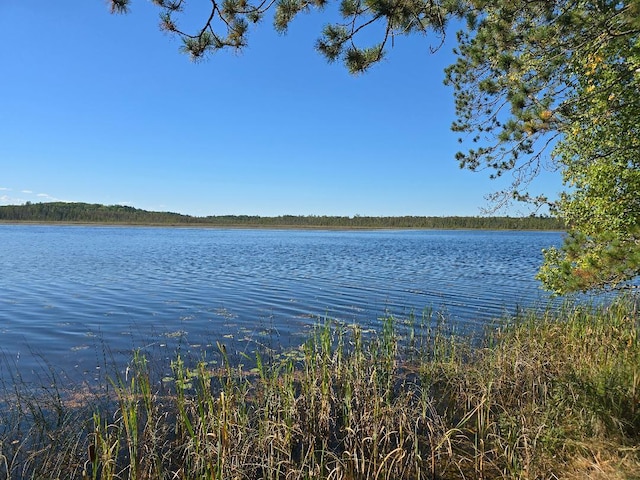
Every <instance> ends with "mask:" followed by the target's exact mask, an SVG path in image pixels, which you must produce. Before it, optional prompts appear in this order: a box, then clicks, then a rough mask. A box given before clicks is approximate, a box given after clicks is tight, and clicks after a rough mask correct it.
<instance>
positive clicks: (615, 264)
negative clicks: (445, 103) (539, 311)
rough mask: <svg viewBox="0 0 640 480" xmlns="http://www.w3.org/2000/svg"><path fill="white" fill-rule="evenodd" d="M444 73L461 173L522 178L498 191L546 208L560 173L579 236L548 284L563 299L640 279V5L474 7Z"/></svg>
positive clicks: (581, 0)
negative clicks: (543, 192)
mask: <svg viewBox="0 0 640 480" xmlns="http://www.w3.org/2000/svg"><path fill="white" fill-rule="evenodd" d="M470 6H471V8H469V9H468V10H467V29H466V30H464V31H462V32H460V33H459V34H458V43H459V45H458V49H457V53H458V58H457V61H456V63H455V64H454V65H452V66H450V67H449V68H448V69H447V82H448V83H449V84H450V85H452V86H453V87H454V90H455V100H456V109H457V114H458V119H457V121H456V122H455V123H454V124H453V130H454V131H457V132H460V133H461V134H462V135H461V138H460V141H461V143H463V144H468V146H467V148H466V150H464V151H462V152H460V153H458V154H457V159H458V161H459V162H460V165H461V167H463V168H469V169H471V170H480V169H484V168H488V169H489V170H490V171H491V172H492V175H493V176H500V175H503V174H505V173H506V172H510V173H512V174H513V183H512V188H511V189H509V190H506V191H504V192H499V194H498V196H497V197H496V199H497V200H498V205H499V204H500V202H505V201H508V200H510V199H514V198H515V199H522V200H528V201H532V202H534V203H537V204H544V203H548V200H547V198H546V197H544V196H539V197H535V198H534V197H532V196H530V195H529V193H528V192H527V186H528V185H529V183H530V182H531V181H532V180H533V179H534V178H535V177H536V175H537V174H538V173H539V172H540V170H541V169H542V168H545V167H546V168H549V167H551V168H556V169H559V170H560V171H561V172H562V174H563V179H564V182H565V185H566V191H565V192H564V193H563V194H562V195H561V196H560V200H559V201H558V202H557V203H555V204H553V205H552V207H553V208H554V211H555V212H556V214H558V215H559V216H560V217H561V218H562V219H564V220H565V222H566V224H567V225H568V227H569V229H570V232H569V235H568V236H567V238H566V241H565V243H564V245H563V247H562V248H560V249H549V250H548V251H546V252H545V264H544V265H543V267H542V269H541V271H540V274H539V276H538V277H539V278H540V279H541V280H542V282H543V284H544V285H545V287H546V288H548V289H550V290H553V291H555V292H556V293H559V294H562V293H566V292H570V291H585V290H590V289H594V288H620V287H628V286H630V285H632V284H631V283H630V282H631V281H632V280H633V279H634V278H635V277H637V276H638V275H639V274H640V140H639V139H640V135H639V133H640V132H639V129H640V127H639V126H640V121H639V119H640V68H639V67H640V64H639V63H638V59H639V58H640V57H639V53H640V1H638V0H626V1H617V0H598V1H590V0H589V1H585V0H551V1H530V0H511V1H509V2H505V1H497V2H496V1H488V0H477V1H472V2H471V3H470Z"/></svg>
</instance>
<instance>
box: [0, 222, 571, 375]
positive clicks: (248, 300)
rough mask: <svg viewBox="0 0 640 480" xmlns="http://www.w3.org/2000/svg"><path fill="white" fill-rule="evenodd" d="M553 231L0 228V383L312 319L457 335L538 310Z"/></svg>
mask: <svg viewBox="0 0 640 480" xmlns="http://www.w3.org/2000/svg"><path fill="white" fill-rule="evenodd" d="M560 241H561V234H560V233H558V232H508V231H500V232H493V231H305V230H236V229H204V228H197V229H186V228H141V227H135V228H125V227H102V226H101V227H85V226H40V225H29V226H17V225H1V226H0V245H1V247H0V268H1V269H2V275H1V276H0V335H1V338H2V343H1V345H0V353H1V354H2V357H3V361H2V362H1V363H2V366H1V367H0V373H2V375H3V376H4V380H5V381H6V378H7V377H8V376H13V375H16V374H19V375H21V376H23V377H24V378H28V377H29V376H30V375H34V374H36V375H37V372H38V371H39V370H41V369H42V368H43V367H44V368H45V369H48V368H50V369H53V370H54V371H56V372H65V373H66V374H70V375H74V376H81V377H82V376H85V377H86V378H96V377H97V375H98V373H97V372H99V371H100V369H101V368H102V366H103V365H105V363H110V362H112V361H115V362H125V363H126V361H127V360H129V359H130V357H131V352H132V350H133V349H136V348H143V349H147V350H151V351H153V352H154V355H158V352H160V355H163V356H166V358H169V359H170V358H173V357H174V356H175V352H176V349H180V350H181V351H188V352H190V353H192V354H193V353H195V354H196V355H206V352H207V351H208V350H212V349H213V350H215V344H216V341H220V342H223V343H225V344H226V345H228V346H229V347H228V348H229V349H232V350H233V351H234V352H245V353H247V354H250V352H252V351H253V350H255V349H256V348H257V347H259V346H260V345H267V346H275V345H276V344H277V345H283V346H289V345H296V344H298V343H300V342H301V341H302V338H303V337H302V336H303V335H305V334H306V333H307V332H308V329H309V327H310V326H312V325H313V324H315V323H317V322H318V319H324V318H325V317H329V318H332V319H336V320H339V321H342V322H347V323H352V322H357V323H359V324H361V325H363V326H364V327H365V328H376V326H377V325H378V321H379V318H380V317H382V316H383V315H385V314H387V313H389V314H393V315H395V316H398V317H406V316H407V315H408V314H410V313H411V312H415V313H416V314H418V315H420V314H421V313H422V312H423V310H424V309H425V308H433V309H434V310H437V311H441V312H444V313H446V315H448V316H449V317H451V319H452V321H454V322H455V323H456V324H457V325H459V326H460V328H462V329H472V328H477V327H481V326H482V325H483V324H485V323H486V322H488V321H490V320H491V319H493V318H496V317H500V316H502V315H503V314H504V313H505V312H507V313H508V312H513V311H514V310H515V309H516V308H517V307H518V306H520V307H523V306H524V307H526V306H536V305H544V304H546V302H547V297H546V296H545V294H544V293H543V292H542V291H541V290H540V289H539V284H538V282H537V281H536V280H535V279H534V275H535V273H536V271H537V269H538V267H539V265H540V263H541V260H542V258H541V249H542V248H545V247H548V246H550V245H552V244H556V245H557V244H558V243H559V242H560Z"/></svg>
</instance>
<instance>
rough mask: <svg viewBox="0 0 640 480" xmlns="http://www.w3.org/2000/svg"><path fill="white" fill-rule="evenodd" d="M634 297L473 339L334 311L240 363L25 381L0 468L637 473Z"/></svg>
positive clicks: (524, 316)
mask: <svg viewBox="0 0 640 480" xmlns="http://www.w3.org/2000/svg"><path fill="white" fill-rule="evenodd" d="M637 307H638V303H637V299H635V298H633V297H620V298H618V299H615V300H613V301H612V302H611V303H610V304H608V305H604V306H584V305H573V304H566V305H565V306H562V307H560V308H558V309H553V310H551V309H549V310H546V311H533V310H531V311H521V312H519V313H518V315H517V316H514V317H510V318H505V319H502V320H501V321H499V322H496V323H495V324H494V325H492V326H488V327H487V329H486V332H484V333H483V334H482V335H480V336H478V337H476V338H472V337H469V336H464V335H459V334H458V333H456V331H455V327H454V325H452V324H451V323H450V322H449V321H448V320H447V318H446V317H445V316H443V315H441V314H439V313H437V312H431V311H426V312H424V313H423V315H422V316H409V317H408V318H406V319H398V318H392V317H386V318H382V319H380V324H379V327H378V329H377V332H375V333H374V332H367V331H363V330H362V329H361V328H359V327H358V326H357V325H344V324H338V323H335V322H331V321H329V320H325V321H320V322H319V323H318V324H317V325H316V327H315V328H314V330H313V332H312V333H311V334H310V335H309V336H308V339H307V340H306V341H305V342H304V343H302V344H301V345H300V347H299V348H293V349H291V350H285V351H283V352H274V351H271V350H268V349H267V350H264V351H261V352H256V353H255V356H254V357H252V358H249V357H247V358H245V359H244V360H243V361H242V362H237V361H235V360H233V359H232V358H231V355H230V354H228V353H227V350H226V347H225V346H224V345H223V344H222V343H218V344H217V347H214V348H213V351H212V352H210V354H211V355H210V357H206V358H197V359H188V358H183V357H181V356H180V355H178V354H176V356H175V357H174V358H173V359H172V360H167V362H170V365H157V364H155V363H154V362H155V361H156V360H158V359H153V358H149V357H148V356H147V354H145V353H143V352H141V351H138V352H135V353H134V354H133V356H132V359H131V362H130V364H129V365H128V366H127V367H126V369H124V368H123V369H117V368H112V373H111V374H110V375H109V381H105V382H104V385H101V386H99V387H92V388H89V387H87V386H77V387H76V388H75V389H74V388H73V387H72V386H69V387H68V386H67V385H66V383H65V382H64V381H61V380H60V379H56V378H49V377H47V378H45V379H43V382H42V385H39V386H36V387H34V388H30V387H29V386H28V385H26V384H24V383H23V384H20V383H19V382H18V383H17V384H16V385H14V386H12V387H11V388H7V389H6V395H5V396H4V400H3V401H2V403H0V413H1V414H2V416H1V417H0V418H1V420H2V421H1V422H0V447H1V452H0V478H11V479H17V478H38V479H39V478H48V479H51V478H60V479H62V478H64V479H102V480H111V479H140V480H142V479H145V480H146V479H229V480H235V479H274V480H275V479H278V480H279V479H287V480H288V479H292V480H293V479H327V480H328V479H333V480H342V479H344V480H355V479H362V480H365V479H380V480H382V479H394V480H398V479H460V478H465V479H496V478H504V479H559V478H562V479H576V480H578V479H591V480H595V479H637V478H638V472H640V343H639V339H638V330H639V328H640V324H639V319H638V311H637ZM243 364H245V365H243ZM157 371H160V372H169V373H168V374H160V377H161V378H158V375H157V373H155V372H157ZM5 378H6V377H5ZM18 379H19V377H18ZM14 380H15V379H14ZM67 389H69V390H67Z"/></svg>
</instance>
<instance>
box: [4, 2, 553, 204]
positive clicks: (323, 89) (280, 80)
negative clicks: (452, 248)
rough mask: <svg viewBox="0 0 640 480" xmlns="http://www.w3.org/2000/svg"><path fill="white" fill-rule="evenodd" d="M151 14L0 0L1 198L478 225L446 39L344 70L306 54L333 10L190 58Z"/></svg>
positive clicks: (140, 8) (135, 7) (144, 6)
mask: <svg viewBox="0 0 640 480" xmlns="http://www.w3.org/2000/svg"><path fill="white" fill-rule="evenodd" d="M157 13H158V12H157V9H156V8H155V7H154V6H153V5H151V3H150V2H149V1H147V0H137V1H136V0H134V1H133V4H132V11H131V13H130V14H128V15H125V16H113V15H110V14H109V13H108V6H107V3H106V1H103V0H69V1H66V2H51V1H49V0H46V1H45V0H29V1H25V0H0V60H1V61H2V71H3V73H2V74H1V75H0V87H1V94H0V204H20V203H24V202H26V201H31V202H40V201H53V200H63V201H79V202H89V203H103V204H109V205H111V204H126V205H131V206H134V207H137V208H143V209H147V210H161V211H173V212H180V213H185V214H190V215H198V216H204V215H224V214H247V215H262V216H273V215H283V214H291V215H356V214H359V215H373V216H386V215H479V214H480V213H481V211H480V208H482V207H485V206H486V201H485V199H484V196H485V195H486V194H488V193H491V192H493V191H495V190H498V189H500V187H501V185H500V184H499V183H497V182H495V181H491V180H489V178H488V172H480V173H472V172H467V171H463V170H460V169H459V168H458V166H457V162H456V161H455V159H454V155H455V152H456V151H457V149H458V148H459V145H458V143H457V141H456V138H457V137H456V135H454V134H453V133H451V132H450V130H449V127H450V125H451V122H452V120H453V119H454V108H453V96H452V91H451V89H449V88H447V87H445V86H444V85H443V83H442V79H443V68H444V67H445V66H446V65H448V64H449V63H451V61H452V55H451V54H450V51H451V46H445V47H444V48H443V49H441V51H440V52H439V53H437V54H435V55H432V54H431V53H430V51H429V46H430V42H429V40H428V39H425V38H423V37H411V38H399V39H396V41H395V47H394V48H393V49H392V50H391V51H390V52H389V54H388V56H387V58H386V60H385V61H384V62H383V63H382V64H381V65H378V66H376V67H375V68H373V70H372V71H370V72H369V73H367V74H366V75H361V76H351V75H349V74H348V73H347V72H346V70H345V69H344V67H343V66H342V65H338V64H333V65H330V64H328V63H327V62H326V61H325V60H324V58H322V57H321V56H320V55H319V54H317V53H316V52H315V51H314V42H315V39H316V38H317V36H318V34H319V32H320V30H321V28H322V25H323V24H324V23H326V21H327V18H326V16H323V15H322V14H321V13H312V14H309V15H305V16H302V17H300V18H299V19H297V20H296V21H294V23H293V24H292V26H291V28H290V31H289V33H288V34H287V35H285V36H281V35H278V34H277V33H275V32H274V30H273V29H272V27H271V25H270V21H269V20H268V19H266V20H265V21H264V22H263V23H261V24H260V25H259V26H258V27H257V30H254V31H253V33H252V34H251V35H250V37H249V43H250V45H249V47H248V48H247V49H246V50H244V52H243V53H241V54H234V53H231V52H229V53H226V52H221V53H217V54H215V55H214V56H212V57H210V58H209V59H208V60H206V61H204V62H202V63H198V64H194V63H192V62H190V60H189V59H188V57H187V56H186V55H184V54H181V53H179V51H178V50H179V47H180V42H179V41H178V40H177V39H175V38H172V37H170V36H168V35H166V34H164V33H162V32H161V31H160V30H159V29H158V26H157V24H158V20H157ZM434 41H435V40H434ZM559 187H560V182H559V180H558V178H557V175H552V174H549V175H545V176H543V177H541V179H540V188H541V189H542V190H544V191H545V192H546V193H551V194H553V193H555V192H557V191H558V190H559ZM521 211H522V209H521V208H519V209H515V210H512V211H509V212H506V213H510V214H514V215H515V214H518V213H519V212H521Z"/></svg>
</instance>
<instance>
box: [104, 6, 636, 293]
mask: <svg viewBox="0 0 640 480" xmlns="http://www.w3.org/2000/svg"><path fill="white" fill-rule="evenodd" d="M110 1H111V10H112V12H116V13H122V12H126V11H127V9H128V6H129V3H130V0H110ZM152 1H153V2H154V3H155V4H156V5H157V6H158V7H159V8H160V11H161V26H162V28H163V29H165V30H167V31H169V32H172V33H174V34H176V35H178V36H180V37H181V38H182V40H183V50H184V51H185V52H187V53H188V54H189V55H191V57H192V58H193V59H199V58H202V57H203V56H204V55H206V54H208V53H210V52H213V51H216V50H219V49H222V48H233V49H240V48H242V47H244V46H245V45H246V43H247V34H248V32H249V30H250V26H251V25H252V24H255V23H257V22H259V21H260V20H261V19H262V18H263V17H264V15H265V14H266V12H267V11H269V10H270V9H273V10H274V13H273V21H274V27H275V29H276V30H277V31H278V32H281V33H284V32H286V31H287V28H288V26H289V24H290V22H291V21H292V20H293V19H294V18H296V16H297V15H298V14H300V13H306V12H310V11H312V10H323V9H324V8H325V7H326V5H327V3H328V2H327V0H264V1H258V2H255V3H251V2H250V0H221V1H219V0H210V2H211V10H210V14H209V16H208V18H205V19H203V24H202V26H201V28H200V29H199V30H197V31H195V32H192V33H188V32H185V31H183V30H181V27H180V22H179V20H180V15H182V13H183V11H184V10H185V8H186V5H187V3H186V0H152ZM336 6H337V17H332V18H331V20H332V21H330V22H329V23H327V25H326V26H325V27H324V29H323V30H322V32H320V37H319V39H318V41H317V44H316V48H317V50H318V51H319V52H320V53H321V54H322V55H324V56H325V57H326V58H327V60H328V61H330V62H336V61H339V62H343V63H344V64H345V66H346V68H348V70H349V71H350V72H352V73H355V74H357V73H361V72H365V71H367V69H369V68H370V67H371V66H372V65H374V64H376V63H377V62H379V61H380V60H381V59H382V58H384V55H385V52H386V51H387V49H388V48H389V47H390V46H391V45H393V43H394V42H393V40H394V38H395V37H396V36H399V35H412V34H419V35H430V36H432V37H434V38H436V39H438V40H439V41H443V40H444V38H445V34H446V33H448V30H449V29H448V23H450V21H452V20H455V21H457V22H462V24H463V26H464V28H462V29H461V30H460V31H459V32H458V34H457V43H458V44H457V47H456V49H455V53H456V61H455V63H454V64H453V65H451V66H450V67H448V68H447V69H446V71H445V83H447V84H448V85H450V86H451V87H452V88H453V91H454V97H455V105H456V113H457V119H456V121H455V122H454V123H453V125H452V128H453V130H454V131H456V132H458V133H459V134H460V139H459V140H460V144H461V146H462V148H461V151H460V152H459V153H458V154H457V155H456V158H457V160H458V162H459V164H460V166H461V167H462V168H467V169H470V170H474V171H476V170H488V171H489V172H490V176H492V177H500V176H503V175H505V174H508V175H510V176H511V179H512V183H511V185H510V187H509V188H507V189H505V190H504V191H502V192H498V193H496V195H495V196H494V198H493V199H494V202H495V203H494V205H495V207H496V208H499V207H500V206H502V205H505V204H507V203H509V202H512V201H514V200H522V201H527V202H531V203H532V205H533V206H534V207H540V206H543V205H548V206H550V207H551V209H552V211H553V212H554V213H555V214H556V215H558V217H559V218H560V219H561V220H562V221H563V222H565V224H566V225H567V226H568V228H569V234H568V235H567V238H566V241H565V243H564V245H563V246H562V247H561V248H560V249H549V250H548V251H546V252H545V263H544V265H543V267H542V269H541V271H540V273H539V278H540V279H541V280H542V282H543V284H544V286H545V287H546V288H548V289H550V290H553V291H555V292H557V293H565V292H570V291H577V290H590V289H594V288H620V287H627V286H630V285H633V280H634V279H635V278H636V277H638V276H639V275H640V131H639V130H640V0H339V1H338V2H337V3H336ZM365 31H366V32H369V33H367V34H366V35H365V34H364V32H365ZM372 38H373V40H372ZM363 39H365V40H363ZM363 41H364V46H363V44H362V43H361V42H363ZM367 41H368V42H369V43H367ZM436 43H437V42H436ZM543 169H557V170H559V171H560V172H561V173H562V175H563V179H564V182H565V186H566V189H565V192H564V193H562V194H561V195H560V198H559V200H558V201H551V200H549V198H547V196H545V195H533V194H530V188H529V187H530V184H531V182H532V181H533V180H534V179H535V178H536V177H537V175H538V174H539V173H540V172H541V171H542V170H543ZM549 193H553V194H555V192H549Z"/></svg>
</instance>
